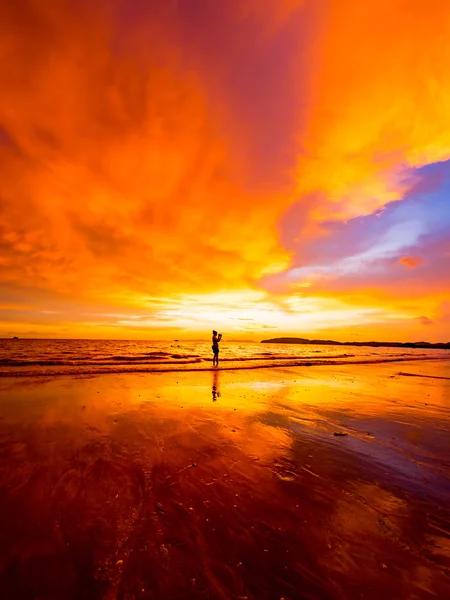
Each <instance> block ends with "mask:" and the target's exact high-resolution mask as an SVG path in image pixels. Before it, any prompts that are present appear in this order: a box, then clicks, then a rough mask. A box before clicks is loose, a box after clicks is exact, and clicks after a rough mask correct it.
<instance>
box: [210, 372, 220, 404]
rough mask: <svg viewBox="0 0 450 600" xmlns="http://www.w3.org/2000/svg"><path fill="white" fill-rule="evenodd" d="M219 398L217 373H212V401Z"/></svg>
mask: <svg viewBox="0 0 450 600" xmlns="http://www.w3.org/2000/svg"><path fill="white" fill-rule="evenodd" d="M219 397H220V391H219V371H213V383H212V401H213V402H216V401H217V398H219Z"/></svg>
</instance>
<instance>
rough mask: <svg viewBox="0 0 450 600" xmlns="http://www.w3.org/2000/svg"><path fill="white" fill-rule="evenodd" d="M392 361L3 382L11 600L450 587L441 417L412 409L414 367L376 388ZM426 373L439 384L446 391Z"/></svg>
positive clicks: (387, 592) (0, 541)
mask: <svg viewBox="0 0 450 600" xmlns="http://www.w3.org/2000/svg"><path fill="white" fill-rule="evenodd" d="M371 368H372V367H371ZM382 372H383V371H376V372H374V371H370V370H368V369H366V370H365V371H364V370H361V371H360V372H359V373H356V372H355V370H354V369H353V368H352V371H349V370H347V371H345V370H344V371H342V372H341V373H339V372H338V371H335V372H332V373H330V374H328V375H327V374H326V373H325V372H324V371H322V376H321V377H322V383H321V380H320V374H319V372H318V371H315V372H314V373H311V375H309V374H308V376H306V375H302V374H300V373H299V372H298V371H293V372H290V371H288V370H286V369H285V370H280V371H271V372H270V373H264V374H263V375H261V373H258V372H255V373H252V372H247V373H245V374H242V372H240V373H239V374H238V375H237V374H236V373H233V372H221V371H220V370H216V371H213V372H212V373H202V374H192V373H191V374H177V375H176V376H175V377H174V375H173V374H160V375H150V376H137V375H126V376H103V377H97V378H91V379H81V380H76V379H69V378H68V379H65V380H62V379H59V380H57V381H56V380H53V381H48V382H44V383H41V384H39V385H33V384H30V382H26V381H23V382H19V381H18V382H16V383H14V384H13V383H11V382H9V383H3V384H1V385H3V391H2V390H1V388H0V399H1V402H2V404H1V406H2V413H1V416H2V419H1V420H0V451H1V454H0V457H1V460H2V462H1V467H2V470H1V472H0V476H1V479H0V516H1V519H2V529H1V533H0V565H1V567H0V589H2V591H4V594H5V597H7V598H17V599H19V600H20V599H21V598H35V597H49V598H50V597H55V598H74V599H75V598H79V597H86V598H92V599H95V598H105V599H106V598H108V599H109V598H114V599H115V598H117V599H125V598H140V597H143V598H163V597H168V598H187V599H190V598H192V599H194V598H195V599H196V598H199V597H210V598H213V599H215V598H236V597H247V598H249V599H250V598H258V599H265V598H267V599H272V598H282V597H284V598H286V599H288V598H289V599H294V598H295V599H296V598H299V597H309V598H327V600H329V599H331V600H333V599H340V598H342V597H343V596H345V597H361V594H366V593H367V590H368V589H370V590H371V593H372V592H373V593H372V596H370V597H373V598H378V597H380V596H381V595H383V596H384V597H390V598H398V599H406V598H411V597H421V594H422V593H423V592H424V591H426V593H427V594H430V595H432V596H433V595H434V596H435V597H442V598H443V597H449V593H448V592H449V591H450V588H449V579H448V578H447V576H446V575H445V574H444V572H443V565H442V564H441V563H440V561H441V560H442V556H444V553H443V551H440V553H439V552H437V551H434V550H433V548H432V547H431V546H432V544H436V543H437V542H436V540H439V536H440V539H441V540H442V539H444V536H445V532H446V531H447V534H448V532H449V529H450V527H449V523H448V517H446V515H445V514H444V513H443V512H442V510H441V509H440V508H439V507H440V506H444V504H445V502H446V501H447V500H448V490H449V489H450V487H449V486H448V483H449V479H448V473H447V471H446V470H445V469H444V468H443V466H442V465H443V463H438V462H437V459H436V452H437V449H436V448H437V447H436V444H437V443H438V442H437V441H436V440H438V441H441V442H442V440H443V439H444V437H443V436H447V439H448V433H449V426H448V416H447V417H446V416H445V415H446V413H445V412H441V413H439V419H438V418H437V416H438V415H437V413H436V414H434V413H433V414H432V415H431V413H429V412H427V413H425V414H424V415H423V416H421V413H419V412H418V411H417V409H416V410H412V409H411V408H409V407H410V406H411V404H412V402H413V401H415V399H416V398H418V394H419V392H415V391H414V390H415V387H414V384H413V381H412V379H413V378H412V377H411V378H398V379H396V378H392V379H390V380H389V389H390V397H391V398H393V399H395V400H396V402H395V403H394V400H392V403H393V405H394V406H395V412H394V409H393V408H392V406H391V410H389V408H388V406H387V405H388V400H387V399H386V397H385V396H384V395H383V394H382V393H380V394H379V396H378V397H377V396H376V392H375V391H374V390H375V386H374V382H376V381H377V380H376V377H380V373H382ZM391 374H392V371H391ZM262 377H264V379H262ZM387 377H389V374H387ZM352 380H353V381H354V383H352V385H350V382H351V381H352ZM383 381H385V380H383ZM430 381H431V383H430ZM444 383H445V382H444ZM427 385H428V388H427V389H429V390H430V391H429V393H430V397H431V398H434V397H435V396H436V394H440V393H441V391H442V385H443V384H442V381H439V382H438V383H437V384H436V386H435V387H433V383H432V380H429V382H428V384H427ZM352 386H353V387H352ZM408 386H409V387H408ZM379 387H380V389H383V388H382V386H381V385H380V386H379ZM352 390H357V392H354V393H353V395H352ZM403 394H405V398H406V399H407V400H405V401H404V406H403V408H402V406H401V405H400V404H399V399H400V398H401V397H402V395H403ZM211 400H212V401H211ZM358 405H359V408H358ZM433 405H436V403H433ZM434 410H437V409H434ZM385 415H390V416H392V415H397V416H398V419H397V418H395V419H391V418H386V416H385ZM418 423H420V425H421V431H422V433H421V436H420V446H419V445H418V442H417V438H416V437H415V436H414V435H411V431H415V430H416V429H417V427H416V426H417V424H418ZM337 429H339V430H342V431H345V432H347V433H348V436H347V437H334V436H333V432H335V431H336V430H337ZM369 434H370V435H369ZM392 438H395V439H394V440H393V439H392ZM419 451H420V452H421V455H420V461H419V460H418V458H419V454H418V453H419ZM446 457H447V458H446ZM440 458H441V459H442V460H446V459H447V460H448V446H444V445H442V444H441V453H440ZM424 473H426V475H427V481H426V482H425V481H424ZM446 490H447V491H446ZM437 527H439V529H438V528H437ZM439 532H441V533H439ZM442 532H444V533H442ZM368 540H370V543H368ZM428 546H430V547H428ZM425 555H426V556H427V557H428V558H427V559H426V560H424V559H423V558H422V557H423V556H425ZM430 557H431V558H430ZM174 573H176V577H174V575H173V574H174ZM364 597H366V596H364ZM368 597H369V596H368Z"/></svg>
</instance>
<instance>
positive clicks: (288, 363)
mask: <svg viewBox="0 0 450 600" xmlns="http://www.w3.org/2000/svg"><path fill="white" fill-rule="evenodd" d="M202 360H204V359H202ZM256 360H266V359H265V358H261V359H259V358H244V359H239V360H236V361H235V364H232V365H231V364H230V365H227V366H225V367H223V366H221V363H220V362H219V366H218V367H213V366H204V367H186V368H177V365H179V364H198V362H194V361H193V362H191V363H182V362H180V363H172V364H173V365H174V366H173V367H172V366H171V367H168V366H167V364H164V365H163V363H154V364H161V365H162V368H160V369H157V368H150V369H148V368H144V367H134V368H133V367H130V368H124V367H122V368H120V366H119V365H117V367H116V366H114V367H112V368H108V369H107V368H102V367H98V368H92V369H83V368H81V369H76V368H73V369H70V368H69V369H68V368H67V366H66V365H63V368H64V371H63V370H62V369H61V370H59V371H58V370H53V371H52V370H46V371H40V370H35V371H32V370H29V371H21V372H19V371H17V372H14V371H2V370H0V378H14V377H19V378H22V377H63V376H75V375H107V374H109V373H111V374H113V373H116V374H126V373H184V372H187V373H199V372H211V371H217V370H219V371H247V370H261V369H277V368H283V367H286V368H287V367H323V366H344V365H377V364H385V363H398V362H429V361H430V362H440V361H442V362H445V361H450V355H449V356H448V357H446V356H417V357H415V356H404V357H386V358H375V359H357V360H340V359H333V358H330V359H326V360H322V359H314V358H313V359H302V360H298V359H292V358H279V359H274V361H280V362H273V363H270V364H263V365H261V364H260V365H242V366H241V364H240V363H241V362H250V361H256ZM284 361H285V362H284ZM204 362H206V360H204ZM211 362H212V359H211ZM223 362H227V363H228V362H229V363H231V362H233V359H225V360H224V361H223ZM3 368H5V367H3Z"/></svg>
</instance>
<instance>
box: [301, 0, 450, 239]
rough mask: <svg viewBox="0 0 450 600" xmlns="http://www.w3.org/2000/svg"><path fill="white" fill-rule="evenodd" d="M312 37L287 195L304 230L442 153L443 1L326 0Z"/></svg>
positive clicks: (446, 124)
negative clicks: (292, 186) (303, 201)
mask: <svg viewBox="0 0 450 600" xmlns="http://www.w3.org/2000/svg"><path fill="white" fill-rule="evenodd" d="M322 16H323V23H322V25H323V27H322V30H321V35H318V36H317V37H316V40H315V53H314V56H316V57H317V63H316V65H315V67H316V68H315V71H314V74H313V75H312V80H311V92H310V99H311V101H310V103H309V107H308V110H307V115H308V127H307V131H306V133H305V134H302V135H301V144H302V152H301V154H299V158H298V164H297V181H298V184H297V191H296V196H297V197H299V196H300V197H301V196H306V195H308V194H309V195H310V194H315V197H314V201H313V202H312V204H311V205H309V206H308V207H306V209H307V212H308V214H309V218H310V219H312V222H310V223H309V229H310V231H311V232H314V231H315V230H314V222H317V221H320V220H322V219H329V218H333V219H335V218H339V219H348V218H351V217H355V216H359V215H363V214H368V213H371V212H374V211H375V210H377V209H379V208H380V207H383V206H384V205H385V204H386V203H387V202H390V201H392V200H397V199H400V198H402V196H403V195H404V193H405V191H406V190H408V189H409V188H410V187H411V185H412V183H413V182H412V181H411V179H410V177H408V175H407V168H408V167H417V166H421V165H424V164H427V163H430V162H435V161H440V160H444V159H447V158H449V157H450V72H449V70H448V68H447V65H448V62H449V59H450V49H449V45H448V43H447V41H446V40H447V39H448V37H449V35H450V27H449V22H450V21H449V19H450V5H449V4H448V2H446V0H433V1H432V2H429V3H427V4H423V3H420V2H419V3H417V2H416V3H409V4H408V6H406V5H405V3H404V2H403V1H402V0H379V1H376V2H357V1H355V0H331V2H330V3H329V4H328V8H327V10H325V11H323V15H322Z"/></svg>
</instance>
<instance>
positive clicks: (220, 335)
mask: <svg viewBox="0 0 450 600" xmlns="http://www.w3.org/2000/svg"><path fill="white" fill-rule="evenodd" d="M221 339H222V334H221V333H219V342H220V340H221Z"/></svg>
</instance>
